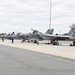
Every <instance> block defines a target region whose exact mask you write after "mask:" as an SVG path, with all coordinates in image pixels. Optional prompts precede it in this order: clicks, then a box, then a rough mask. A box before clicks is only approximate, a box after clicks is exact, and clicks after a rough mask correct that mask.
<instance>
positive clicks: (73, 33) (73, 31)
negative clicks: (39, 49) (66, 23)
mask: <svg viewBox="0 0 75 75" xmlns="http://www.w3.org/2000/svg"><path fill="white" fill-rule="evenodd" d="M34 34H35V35H36V36H37V38H36V39H37V40H40V41H41V40H51V43H52V44H53V45H59V43H58V42H55V41H56V40H57V41H58V40H75V26H72V27H71V30H70V31H69V33H68V34H67V35H53V34H43V33H40V32H35V33H34ZM37 40H36V41H37ZM37 43H38V42H37Z"/></svg>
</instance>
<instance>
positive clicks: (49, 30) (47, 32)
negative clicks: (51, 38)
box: [46, 29, 54, 34]
mask: <svg viewBox="0 0 75 75" xmlns="http://www.w3.org/2000/svg"><path fill="white" fill-rule="evenodd" d="M53 32H54V29H48V30H47V31H46V34H53Z"/></svg>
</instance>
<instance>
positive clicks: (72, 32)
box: [68, 24, 75, 37]
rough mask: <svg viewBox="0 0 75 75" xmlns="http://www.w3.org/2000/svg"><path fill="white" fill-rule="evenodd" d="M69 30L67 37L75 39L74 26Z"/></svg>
mask: <svg viewBox="0 0 75 75" xmlns="http://www.w3.org/2000/svg"><path fill="white" fill-rule="evenodd" d="M70 28H71V30H70V31H69V33H68V35H69V36H73V37H75V24H73V25H72V26H71V27H70Z"/></svg>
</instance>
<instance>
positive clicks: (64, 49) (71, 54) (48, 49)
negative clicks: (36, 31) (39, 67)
mask: <svg viewBox="0 0 75 75" xmlns="http://www.w3.org/2000/svg"><path fill="white" fill-rule="evenodd" d="M70 43H72V42H70V41H66V42H63V45H59V46H56V45H46V44H39V45H36V44H34V43H26V42H24V43H21V40H15V42H14V43H13V44H12V43H11V40H5V41H4V42H2V41H0V44H1V45H7V46H11V47H17V48H22V49H27V50H30V51H35V52H40V53H45V54H51V55H56V56H61V57H65V58H70V59H75V46H69V44H70Z"/></svg>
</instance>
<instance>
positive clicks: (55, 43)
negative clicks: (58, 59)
mask: <svg viewBox="0 0 75 75" xmlns="http://www.w3.org/2000/svg"><path fill="white" fill-rule="evenodd" d="M51 43H52V44H53V45H59V42H58V41H55V40H52V41H51Z"/></svg>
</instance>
